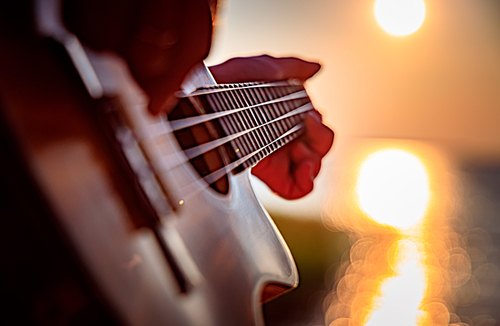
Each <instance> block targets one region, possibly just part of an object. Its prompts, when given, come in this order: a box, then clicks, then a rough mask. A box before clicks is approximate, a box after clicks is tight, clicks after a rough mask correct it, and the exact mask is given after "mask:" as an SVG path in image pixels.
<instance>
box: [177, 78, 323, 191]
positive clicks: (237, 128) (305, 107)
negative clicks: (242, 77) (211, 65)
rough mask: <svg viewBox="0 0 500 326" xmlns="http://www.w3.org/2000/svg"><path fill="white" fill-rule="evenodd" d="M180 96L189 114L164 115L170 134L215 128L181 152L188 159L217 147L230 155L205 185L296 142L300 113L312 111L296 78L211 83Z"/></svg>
mask: <svg viewBox="0 0 500 326" xmlns="http://www.w3.org/2000/svg"><path fill="white" fill-rule="evenodd" d="M180 97H181V102H182V100H184V101H186V100H189V102H190V103H191V104H192V105H193V107H194V109H195V110H191V112H189V110H186V109H184V111H183V112H184V114H183V115H182V114H178V113H177V114H176V113H174V114H171V115H170V116H169V119H170V124H171V127H172V129H173V130H174V132H179V133H182V130H185V129H188V128H194V127H195V126H199V125H200V124H209V127H208V129H214V130H215V133H213V134H215V135H214V139H212V140H211V141H209V142H206V143H203V144H200V143H197V144H196V146H191V147H189V146H187V148H185V152H186V154H187V155H188V158H190V159H191V158H194V157H196V156H198V155H202V154H203V153H205V152H207V151H208V150H211V149H213V148H216V147H219V146H223V145H226V146H227V145H229V146H230V149H232V151H233V154H234V155H230V156H232V157H231V158H230V160H229V162H227V164H226V166H225V169H224V171H222V170H221V171H220V172H219V173H216V174H214V175H212V176H209V178H208V180H207V181H208V182H209V183H211V182H213V181H215V180H217V179H218V178H220V177H221V176H222V174H223V173H227V172H229V171H233V170H237V171H240V170H242V169H246V168H249V167H251V166H253V165H255V164H257V163H258V162H259V161H260V160H262V159H263V158H264V157H266V156H268V155H269V154H271V153H273V152H274V151H276V150H277V149H279V148H280V147H282V146H284V145H286V144H287V143H289V142H290V141H292V140H293V139H295V138H297V137H298V136H299V135H300V134H301V131H302V129H303V123H302V121H303V119H304V117H305V114H306V113H307V112H308V111H310V110H312V109H313V106H312V104H311V101H310V99H309V97H308V95H307V93H306V91H305V89H304V86H303V84H302V83H301V82H298V81H296V80H289V81H280V82H274V83H267V82H252V83H239V84H219V85H211V86H206V87H202V88H198V89H196V90H195V91H193V92H191V93H190V94H181V96H180ZM195 111H196V112H195ZM205 179H207V177H205Z"/></svg>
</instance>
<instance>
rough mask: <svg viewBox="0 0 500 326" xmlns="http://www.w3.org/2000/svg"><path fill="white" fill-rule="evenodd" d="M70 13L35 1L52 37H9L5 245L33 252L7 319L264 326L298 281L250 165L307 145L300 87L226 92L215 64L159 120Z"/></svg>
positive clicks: (10, 282) (7, 276) (247, 86)
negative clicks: (273, 304)
mask: <svg viewBox="0 0 500 326" xmlns="http://www.w3.org/2000/svg"><path fill="white" fill-rule="evenodd" d="M60 5H61V4H60V2H59V1H56V0H47V1H45V0H39V1H36V2H35V7H36V10H35V13H36V16H35V28H36V29H37V31H38V34H39V37H33V38H28V39H27V40H23V42H19V40H12V39H9V37H6V36H5V35H4V37H2V41H3V44H5V45H6V48H5V49H4V50H2V52H0V54H1V58H2V60H3V62H6V64H5V65H4V67H3V68H2V75H3V76H16V77H15V78H11V79H9V80H8V81H7V79H6V78H2V81H1V84H0V90H1V93H0V99H1V100H2V102H1V103H2V105H1V106H2V119H1V121H0V123H1V124H2V134H1V135H0V136H1V137H0V138H1V142H2V144H3V145H4V147H3V148H4V149H5V153H6V155H9V157H10V160H8V161H6V162H3V163H2V165H3V166H2V171H3V172H2V173H1V176H2V184H1V185H0V186H1V187H2V189H3V190H8V191H10V192H11V193H10V197H8V198H7V199H4V200H3V204H5V205H2V207H5V208H4V209H3V210H2V216H4V217H6V218H4V219H2V225H1V228H0V229H2V230H4V232H2V234H3V236H2V237H1V238H2V240H1V241H2V244H4V248H12V243H13V241H17V242H19V239H23V245H22V246H17V247H16V248H15V249H2V251H1V253H2V254H3V257H6V258H5V259H4V261H3V262H2V265H1V266H0V267H2V268H1V269H2V274H1V275H2V276H3V277H2V279H3V281H2V282H3V285H2V289H3V290H5V292H4V293H5V294H6V295H5V297H7V296H10V298H9V300H6V299H4V300H2V303H4V306H3V307H4V308H3V309H4V310H3V311H2V310H0V318H5V319H6V320H11V321H12V320H14V321H15V322H17V321H20V320H22V321H24V322H29V323H36V324H50V325H65V324H82V325H83V324H85V325H89V324H92V325H95V324H114V323H116V324H128V325H262V324H263V316H262V309H261V308H260V306H261V304H262V303H264V302H266V301H268V300H270V299H272V298H274V297H276V296H277V295H280V294H282V293H284V292H286V291H288V290H290V289H292V288H294V287H296V286H297V284H298V274H297V270H296V267H295V264H294V261H293V258H292V256H291V254H290V252H289V250H288V248H287V246H286V244H285V242H284V240H283V238H282V237H281V235H280V234H279V231H278V230H277V228H276V226H275V225H274V223H273V222H272V220H271V219H270V217H269V216H268V214H267V213H266V212H265V210H264V209H263V207H262V205H261V204H260V202H259V201H258V199H257V198H256V196H255V194H254V193H253V190H252V187H251V184H250V180H249V169H250V168H251V167H252V166H253V165H255V164H256V163H257V162H259V161H260V160H261V159H262V158H264V157H266V156H267V155H269V154H271V153H272V152H274V151H275V150H277V149H279V148H280V147H282V146H284V145H285V144H287V143H289V142H290V141H292V140H293V139H295V138H297V137H298V136H299V135H300V134H301V130H302V128H303V124H302V120H303V118H304V116H305V114H306V113H307V112H308V111H310V110H312V109H313V107H312V104H311V102H310V99H309V97H308V96H307V93H306V91H305V89H304V87H303V85H302V83H300V82H297V81H295V80H290V81H280V82H274V83H267V82H252V83H240V84H221V85H219V84H217V83H216V82H215V80H214V79H213V78H212V76H211V74H210V72H209V70H208V69H207V68H206V67H205V66H204V65H202V64H201V65H198V66H197V67H195V68H194V69H193V70H192V71H191V73H190V74H189V75H188V76H187V77H186V80H185V82H184V83H183V85H182V89H181V90H179V91H178V92H177V98H178V104H177V105H176V107H175V109H174V110H172V111H171V112H170V113H169V114H168V116H167V115H165V114H159V115H156V116H153V115H151V114H150V113H149V112H148V110H147V104H148V98H147V96H146V94H145V93H144V92H143V91H142V89H141V88H140V87H139V86H138V85H137V83H136V81H135V80H134V78H133V77H132V76H131V74H130V71H129V69H128V66H127V63H126V62H125V61H124V60H123V59H122V58H121V57H119V56H118V55H116V54H113V53H101V52H95V51H93V50H91V49H89V48H86V47H85V46H84V45H83V44H82V43H81V42H80V41H79V40H78V38H77V37H76V36H75V35H73V34H72V33H70V32H69V31H68V30H66V29H65V27H64V25H63V24H62V23H61V18H60V17H59V15H60V12H61V10H60ZM34 52H35V53H36V56H33V55H32V53H34ZM27 91H28V92H27ZM6 171H8V172H6ZM4 198H5V197H4ZM23 203H24V205H23ZM2 315H3V316H4V317H2Z"/></svg>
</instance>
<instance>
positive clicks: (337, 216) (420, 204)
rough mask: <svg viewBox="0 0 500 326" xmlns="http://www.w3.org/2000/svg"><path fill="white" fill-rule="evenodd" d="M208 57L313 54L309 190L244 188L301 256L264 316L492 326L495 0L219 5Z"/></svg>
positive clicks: (498, 196)
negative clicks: (315, 170)
mask: <svg viewBox="0 0 500 326" xmlns="http://www.w3.org/2000/svg"><path fill="white" fill-rule="evenodd" d="M218 14H219V15H218V18H217V21H216V29H215V35H214V43H213V48H212V52H211V55H210V57H209V58H208V60H207V63H208V64H215V63H220V62H222V61H224V60H226V59H228V58H231V57H234V56H248V55H256V54H262V53H267V54H271V55H275V56H290V55H292V56H299V57H302V58H305V59H309V60H318V61H319V62H321V64H322V65H323V68H322V70H321V71H320V72H319V73H318V74H317V75H316V76H315V77H314V78H313V79H311V80H310V81H308V84H307V88H308V91H309V93H310V95H311V98H312V99H313V103H315V106H316V108H317V109H318V110H319V111H320V112H322V114H323V116H324V120H325V123H326V124H327V125H329V126H330V127H332V129H334V130H335V132H336V139H335V144H334V149H333V151H332V152H331V153H329V154H328V156H327V157H326V158H325V159H324V161H323V170H322V172H321V174H320V176H319V178H318V180H317V182H316V187H315V190H314V192H313V193H312V194H310V195H309V196H307V197H306V198H304V199H301V200H298V201H293V202H288V201H284V200H281V199H279V198H277V197H276V196H274V195H273V194H272V193H271V192H270V191H269V190H268V189H267V188H266V187H265V186H264V185H263V184H261V183H260V182H259V181H257V180H254V187H255V189H256V191H257V193H258V195H259V197H260V198H261V200H262V202H263V203H264V205H265V206H266V208H267V209H268V211H269V212H270V214H271V216H272V217H273V218H274V220H275V222H276V224H277V225H278V227H279V229H280V230H281V232H282V233H283V236H284V237H285V239H286V240H287V242H288V244H289V246H290V249H291V251H292V253H293V255H294V257H295V259H296V262H297V265H298V269H299V274H300V278H301V283H300V285H299V288H298V289H297V290H295V291H293V292H291V293H289V294H286V295H283V296H282V297H280V298H278V299H276V300H274V301H272V302H270V303H268V304H266V305H265V307H264V310H265V314H266V320H267V322H268V324H269V325H292V326H293V325H329V326H354V325H389V326H390V325H398V326H399V325H471V326H472V325H474V326H493V325H500V290H498V289H497V286H498V283H499V280H500V272H499V268H498V267H499V266H500V251H499V250H500V216H498V215H499V214H500V94H499V93H500V92H499V91H500V2H499V1H497V0H474V1H471V0H439V1H430V0H424V1H422V0H378V1H375V0H356V1H352V0H308V1H299V0H251V1H248V0H223V1H222V2H221V4H220V9H219V13H218Z"/></svg>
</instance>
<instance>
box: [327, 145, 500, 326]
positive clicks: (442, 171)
mask: <svg viewBox="0 0 500 326" xmlns="http://www.w3.org/2000/svg"><path fill="white" fill-rule="evenodd" d="M384 150H385V151H386V152H387V149H384ZM391 150H392V149H391ZM392 151H393V150H392ZM417 152H419V151H417ZM422 153H425V152H422V151H420V152H419V154H421V155H418V156H419V158H420V159H421V160H422V161H423V164H424V165H425V167H426V170H427V173H428V176H427V177H428V187H429V193H430V196H429V201H428V204H429V207H428V209H427V213H425V215H423V216H424V218H423V219H415V220H414V222H412V223H410V224H411V226H410V224H405V223H403V224H399V225H398V224H397V223H395V224H394V225H390V223H389V222H388V221H390V220H389V219H384V218H383V217H382V218H378V217H377V216H370V215H368V213H369V211H367V210H366V209H364V207H361V208H360V206H363V203H361V205H359V201H358V200H359V199H361V198H360V196H359V182H357V180H358V179H357V178H356V177H357V176H359V175H360V169H359V168H353V169H352V172H353V173H351V174H350V175H349V174H347V175H345V179H346V180H347V181H346V180H344V182H346V184H345V185H344V186H345V187H346V188H343V189H349V191H347V193H348V194H349V196H350V197H349V196H347V197H343V198H337V199H336V200H337V201H336V202H334V203H333V206H332V209H331V213H330V214H328V215H327V216H326V218H325V219H324V224H325V226H327V227H331V228H335V229H341V230H344V231H346V232H347V233H348V234H349V236H350V239H351V243H352V246H351V249H350V251H349V253H348V254H346V255H344V258H343V262H342V264H341V266H340V267H339V268H338V270H337V274H336V275H335V279H336V280H337V281H336V283H335V286H334V288H333V291H332V292H331V293H330V295H329V296H328V297H327V299H326V300H325V302H324V308H325V323H326V325H329V326H357V325H369V326H378V325H387V326H391V325H394V326H400V325H416V326H417V325H418V326H420V325H471V326H473V325H474V326H475V325H482V324H484V323H486V324H484V325H490V323H491V322H493V324H492V325H494V322H495V321H494V320H493V319H492V318H491V317H489V316H478V317H477V318H476V319H477V320H469V319H467V318H464V317H459V316H458V315H456V314H455V311H456V307H457V306H467V305H471V304H473V303H474V302H475V301H476V300H477V298H478V297H479V296H487V295H488V294H489V293H493V292H494V291H495V289H496V286H497V285H498V279H499V278H500V276H499V275H500V272H499V270H498V268H497V267H496V266H495V265H493V264H489V263H488V262H487V261H486V260H485V258H484V257H485V254H484V252H483V251H482V250H481V246H480V245H474V241H476V242H481V240H480V239H481V238H484V240H483V242H484V241H487V239H488V235H487V232H485V231H484V230H480V229H473V230H468V229H467V227H466V225H462V224H464V223H463V222H462V221H461V220H459V219H457V218H456V215H457V212H458V211H459V210H460V205H459V203H460V201H459V198H460V193H459V190H460V187H459V186H458V185H457V182H456V178H454V176H453V175H452V174H450V173H449V172H448V171H449V167H448V166H446V163H445V162H443V161H442V159H441V158H440V157H439V156H436V155H435V153H434V154H429V155H424V154H422ZM393 154H394V151H393ZM364 157H370V156H369V155H365V156H364ZM371 157H373V156H371ZM393 159H394V158H393ZM359 162H364V161H363V160H359V161H358V163H357V164H358V165H357V167H360V166H361V167H362V166H364V165H363V164H360V163H359ZM379 163H380V162H379ZM392 163H394V162H392ZM401 164H404V162H399V165H401ZM390 165H391V163H388V164H385V166H386V167H387V166H390ZM351 166H355V165H351ZM380 166H382V167H383V166H384V164H383V162H382V164H381V165H380ZM394 166H397V165H393V167H392V168H389V169H386V171H385V172H384V171H382V170H380V168H379V169H378V170H377V169H375V170H376V171H378V172H379V173H390V172H391V169H393V168H394ZM362 169H363V168H361V170H362ZM380 171H382V172H380ZM387 171H389V172H387ZM405 173H408V171H406V172H405ZM417 174H418V173H417ZM373 179H374V180H377V182H378V183H379V185H377V186H375V187H373V189H375V190H374V191H375V192H374V196H378V197H379V198H377V200H379V201H380V198H383V192H384V187H386V188H387V187H389V188H390V185H387V182H386V183H385V184H384V185H382V186H381V185H380V182H381V180H387V179H390V176H389V177H387V176H386V178H385V179H384V178H382V179H380V175H379V176H376V177H375V178H373ZM393 179H395V180H399V181H401V178H398V177H396V178H393ZM357 183H358V185H356V184H357ZM414 184H415V183H414ZM417 184H418V182H417ZM399 187H400V189H399V190H397V191H394V189H389V191H388V192H387V193H388V194H389V195H390V196H392V197H394V196H395V194H397V193H398V191H400V192H401V191H404V189H403V188H404V187H403V188H401V185H399ZM401 189H403V190H401ZM457 189H458V191H457ZM381 193H382V197H380V196H381ZM400 195H401V194H400ZM402 195H403V196H404V194H402ZM413 196H414V195H413ZM410 197H411V196H410ZM415 197H418V196H415ZM408 198H409V197H406V198H405V200H407V199H408ZM420 198H422V197H420ZM400 202H401V201H399V203H400ZM421 202H422V201H421ZM407 203H408V202H407ZM385 205H390V203H389V202H385ZM365 206H366V205H365ZM409 206H410V207H412V206H411V203H410V204H409ZM413 209H415V207H414V206H413ZM417 209H418V208H417ZM383 210H384V209H379V211H383ZM386 211H387V210H386ZM422 211H423V212H425V209H423V210H422ZM403 225H405V226H406V227H401V226H403ZM457 226H458V229H460V227H461V228H462V230H461V231H462V232H456V231H455V230H457ZM481 280H487V281H483V283H486V284H490V285H494V286H493V289H492V288H491V286H490V287H485V286H481ZM490 295H491V294H490Z"/></svg>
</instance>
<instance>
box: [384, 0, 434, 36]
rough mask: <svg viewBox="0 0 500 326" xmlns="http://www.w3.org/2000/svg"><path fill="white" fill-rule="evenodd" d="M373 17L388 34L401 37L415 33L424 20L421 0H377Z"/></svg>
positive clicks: (423, 5)
mask: <svg viewBox="0 0 500 326" xmlns="http://www.w3.org/2000/svg"><path fill="white" fill-rule="evenodd" d="M375 16H376V17H377V21H378V23H379V24H380V26H381V27H382V28H383V29H384V30H385V31H386V32H388V33H390V34H393V35H397V36H403V35H408V34H411V33H413V32H415V31H416V30H417V29H419V27H420V26H421V25H422V23H423V21H424V18H425V4H424V2H423V1H422V0H377V2H376V3H375Z"/></svg>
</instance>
